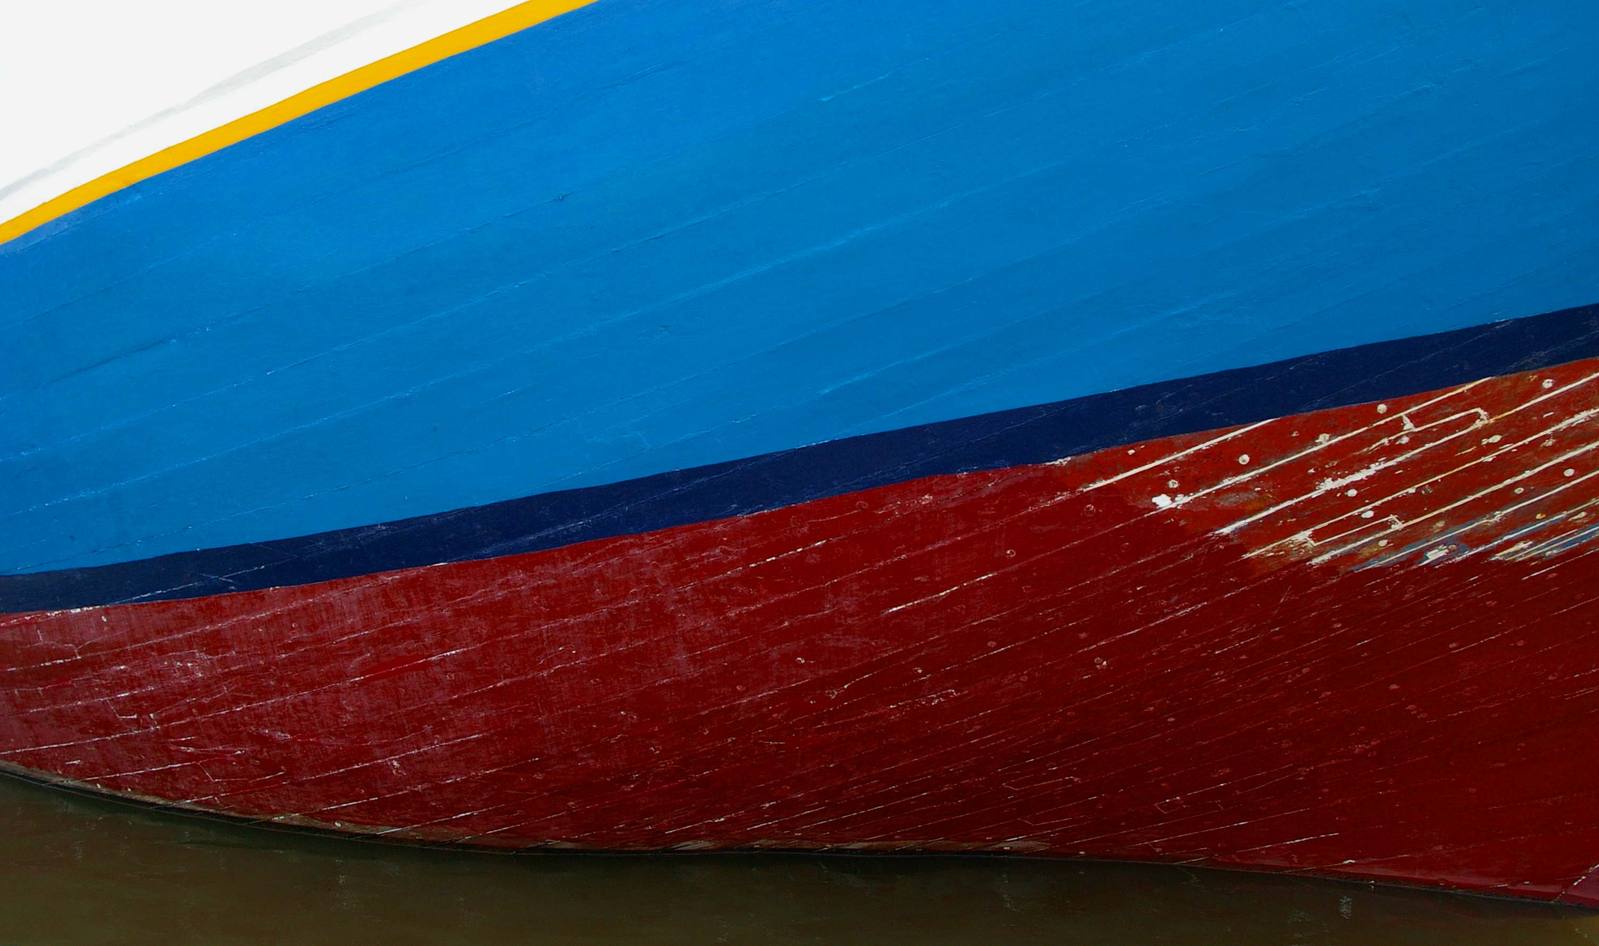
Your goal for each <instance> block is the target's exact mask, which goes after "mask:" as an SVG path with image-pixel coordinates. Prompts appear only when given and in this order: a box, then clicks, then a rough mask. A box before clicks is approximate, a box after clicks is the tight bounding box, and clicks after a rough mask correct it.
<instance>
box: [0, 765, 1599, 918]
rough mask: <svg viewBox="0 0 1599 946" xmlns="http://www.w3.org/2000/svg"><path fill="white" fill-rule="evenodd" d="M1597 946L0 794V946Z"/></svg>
mask: <svg viewBox="0 0 1599 946" xmlns="http://www.w3.org/2000/svg"><path fill="white" fill-rule="evenodd" d="M91 943H92V944H108V946H109V944H115V946H138V944H144V943H150V944H163V946H168V944H189V943H193V944H204V946H229V944H248V946H255V944H272V946H285V944H289V946H292V944H323V943H327V944H339V946H366V944H382V946H408V944H422V943H427V944H432V943H446V944H451V946H475V944H485V946H498V944H509V943H516V944H619V943H627V944H652V946H653V944H680V943H681V944H706V943H755V944H762V946H781V944H800V943H804V944H822V943H826V944H833V943H864V944H872V946H894V944H906V946H911V944H915V946H932V944H967V943H970V944H983V946H992V944H1005V946H1026V944H1034V943H1038V944H1043V943H1049V944H1057V946H1058V944H1073V946H1089V944H1094V946H1097V944H1105V946H1147V944H1183V946H1286V944H1298V943H1317V944H1320V943H1328V944H1350V946H1401V944H1403V946H1410V944H1417V946H1422V944H1424V946H1490V944H1492V946H1516V944H1527V946H1565V944H1574V946H1576V944H1580V946H1588V944H1599V914H1584V913H1580V912H1576V911H1571V910H1563V909H1558V908H1552V907H1545V906H1538V905H1528V904H1521V903H1514V902H1508V901H1496V900H1488V899H1483V898H1473V897H1461V896H1452V895H1447V894H1438V893H1430V892H1418V891H1409V890H1398V889H1391V888H1380V887H1370V886H1366V885H1361V884H1349V883H1334V882H1327V881H1316V880H1309V879H1304V878H1285V877H1269V876H1261V875H1251V874H1240V873H1232V872H1224V871H1208V870H1191V869H1185V868H1179V867H1156V866H1141V865H1140V866H1130V865H1118V864H1084V863H1073V862H1066V861H1038V860H1017V859H999V858H951V857H943V858H928V857H914V858H913V857H901V858H881V857H809V856H799V855H683V856H669V857H607V856H570V855H548V854H544V855H503V854H479V853H472V852H461V851H441V850H427V849H420V848H409V847H399V846H392V845H383V844H374V843H370V842H360V841H352V840H344V839H339V838H329V837H321V836H311V835H303V834H294V833H288V832H281V831H271V830H267V829H263V828H252V827H248V826H244V825H237V824H231V823H223V822H216V821H210V820H205V819H201V818H194V817H188V816H181V815H171V814H164V813H159V812H152V811H149V810H146V809H142V808H137V807H132V806H126V805H121V804H117V803H113V802H107V801H102V800H98V799H88V798H83V797H79V796H75V795H69V794H66V793H64V792H60V791H58V790H55V789H49V788H44V787H41V786H37V785H32V784H28V783H24V782H18V781H15V780H13V779H9V778H3V777H0V946H32V944H41V946H77V944H91Z"/></svg>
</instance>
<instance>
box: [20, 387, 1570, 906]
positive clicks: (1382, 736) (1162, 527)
mask: <svg viewBox="0 0 1599 946" xmlns="http://www.w3.org/2000/svg"><path fill="white" fill-rule="evenodd" d="M1596 370H1599V365H1596V364H1595V363H1593V362H1585V363H1576V364H1571V365H1567V366H1564V367H1562V368H1560V369H1554V370H1548V371H1542V372H1538V373H1536V374H1529V375H1517V376H1511V377H1506V378H1498V379H1492V380H1490V381H1487V382H1480V383H1478V384H1475V385H1467V386H1465V387H1462V388H1459V389H1454V390H1451V391H1444V392H1435V393H1433V394H1427V395H1419V396H1416V397H1411V398H1405V399H1402V400H1396V401H1393V402H1390V403H1388V404H1383V405H1361V406H1356V407H1351V408H1340V409H1336V410H1331V411H1325V412H1320V413H1316V414H1309V415H1301V416H1297V417H1291V418H1285V419H1282V420H1278V421H1271V422H1267V423H1264V424H1258V425H1253V426H1251V427H1247V428H1239V429H1234V430H1225V431H1214V432H1211V433H1208V434H1204V435H1197V436H1192V437H1184V438H1174V439H1170V440H1163V441H1151V442H1146V443H1142V444H1137V445H1133V446H1130V447H1126V448H1118V449H1114V450H1109V451H1104V452H1102V453H1099V454H1094V455H1091V456H1087V457H1080V458H1075V459H1072V460H1068V461H1063V462H1061V463H1057V464H1050V465H1047V466H1040V467H1026V468H1017V469H1010V470H1002V471H995V472H984V473H971V474H962V475H955V476H946V477H936V478H932V479H925V480H918V481H913V482H909V483H903V484H900V485H896V486H889V487H884V488H880V489H874V490H871V491H868V492H863V493H856V494H851V495H846V496H841V497H836V498H833V499H827V500H820V501H817V502H812V503H807V504H804V505H801V506H795V507H790V508H785V509H780V510H777V511H773V512H768V513H760V514H755V515H749V516H744V517H740V518H734V519H728V520H721V521H713V522H707V523H702V524H698V525H693V526H686V527H682V528H676V529H670V530H665V531H661V532H655V533H650V534H646V535H637V536H628V537H623V538H617V539H608V540H601V541H595V542H589V543H585V544H582V545H577V546H571V547H567V548H563V549H558V550H555V551H548V552H539V553H533V554H529V555H522V556H516V557H509V558H501V559H494V560H488V561H479V562H468V563H462V564H452V565H441V566H434V567H428V568H418V569H412V570H407V571H399V572H392V573H386V574H380V575H372V576H366V577H362V578H357V579H348V580H339V581H332V582H326V583H322V584H315V585H305V586H298V587H289V588H278V589H271V590H266V591H259V592H247V593H240V594H233V595H224V596H219V597H213V598H205V599H198V600H184V601H169V602H154V603H147V604H140V605H123V606H110V607H100V608H85V609H79V610H74V611H63V612H53V613H35V614H24V615H12V616H8V617H5V618H0V666H3V667H5V668H7V669H5V670H4V671H3V672H0V762H4V763H6V764H8V765H11V766H17V767H22V768H25V769H27V770H30V771H34V772H39V773H47V774H49V775H50V776H52V777H56V778H61V779H67V780H70V781H72V782H74V783H78V784H82V785H87V786H92V787H94V788H97V789H100V790H104V791H110V792H118V793H128V794H135V795H139V796H142V797H147V798H155V799H160V800H163V801H167V802H171V803H177V804H182V805H188V806H195V807H199V808H203V809H207V810H214V811H221V812H226V813H231V814H236V815H241V816H246V817H258V818H274V819H278V820H281V821H286V822H294V823H308V824H318V825H324V826H329V827H334V828H339V829H344V830H351V831H361V832H377V833H383V834H389V835H392V836H397V837H402V838H411V839H425V840H434V841H448V842H463V843H470V844H480V845H494V846H506V847H529V846H546V845H558V846H578V847H587V848H606V849H641V848H648V849H665V848H677V849H707V848H726V847H780V848H836V849H850V850H903V849H918V850H936V851H966V850H986V851H1012V852H1032V853H1046V854H1058V855H1073V856H1087V857H1095V858H1122V859H1135V860H1165V861H1184V862H1194V863H1206V864H1215V865H1223V866H1232V867H1249V868H1262V869H1280V870H1291V871H1307V872H1315V873H1320V874H1327V875H1335V876H1347V877H1359V878H1372V879H1386V880H1395V881H1406V882H1415V883H1424V884H1437V885H1445V886H1450V887H1455V888H1461V889H1468V890H1478V891H1490V892H1496V893H1504V894H1516V895H1524V896H1530V897H1538V898H1544V899H1552V900H1560V901H1563V902H1572V903H1586V904H1599V874H1596V873H1595V867H1596V864H1599V818H1595V817H1594V815H1593V812H1594V811H1595V810H1596V809H1599V759H1596V757H1595V756H1594V755H1593V754H1592V753H1591V752H1590V751H1589V746H1590V744H1591V742H1592V739H1593V737H1594V733H1595V731H1596V729H1599V556H1596V555H1595V553H1594V548H1593V547H1592V546H1590V545H1585V544H1583V542H1584V541H1585V540H1586V538H1587V537H1588V534H1589V531H1591V525H1592V521H1591V519H1589V509H1590V508H1591V506H1592V504H1593V503H1594V501H1595V498H1596V496H1599V490H1596V489H1595V484H1596V483H1599V480H1595V479H1594V477H1595V475H1596V473H1595V470H1594V464H1593V462H1592V461H1593V457H1594V455H1595V453H1594V451H1595V449H1596V444H1595V443H1594V440H1595V437H1596V434H1595V430H1594V423H1593V420H1592V419H1591V415H1592V414H1593V413H1594V410H1593V408H1592V405H1593V403H1594V395H1593V388H1592V385H1593V382H1592V381H1590V380H1588V379H1589V378H1590V376H1592V375H1594V373H1595V371H1596Z"/></svg>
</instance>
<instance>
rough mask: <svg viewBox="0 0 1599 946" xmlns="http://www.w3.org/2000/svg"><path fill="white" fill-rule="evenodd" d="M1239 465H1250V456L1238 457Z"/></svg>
mask: <svg viewBox="0 0 1599 946" xmlns="http://www.w3.org/2000/svg"><path fill="white" fill-rule="evenodd" d="M1238 465H1239V466H1248V465H1249V454H1247V453H1240V454H1239V455H1238Z"/></svg>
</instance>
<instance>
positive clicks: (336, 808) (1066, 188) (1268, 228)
mask: <svg viewBox="0 0 1599 946" xmlns="http://www.w3.org/2000/svg"><path fill="white" fill-rule="evenodd" d="M1596 27H1599V12H1596V10H1595V9H1593V8H1590V7H1589V6H1587V5H1583V4H1569V3H1567V4H1544V5H1539V4H1498V3H1479V2H1475V0H1470V2H1466V0H1405V2H1403V3H1399V4H1395V3H1393V2H1391V0H1350V2H1345V3H1337V4H1331V3H1328V4H1303V3H1287V2H1281V0H1218V2H1213V3H1206V4H1172V3H1166V2H1142V3H1130V4H1129V3H1123V2H1104V0H1082V2H1071V3H1060V2H1056V0H988V2H984V3H980V4H977V3H972V2H970V0H917V2H914V3H912V2H909V0H881V2H874V3H869V4H868V3H859V2H840V0H806V2H794V0H759V2H756V0H725V2H724V0H718V2H716V3H695V2H683V0H599V2H594V3H580V2H576V0H560V2H547V0H532V2H528V3H524V4H521V5H519V6H518V7H516V8H515V9H514V10H507V11H504V12H503V14H500V15H496V16H494V17H491V18H490V19H489V20H485V21H482V22H481V23H479V24H476V25H474V26H471V27H468V28H464V29H463V30H460V31H456V32H455V33H452V34H449V35H447V36H441V37H437V38H436V39H435V40H434V41H430V42H429V43H427V44H424V46H423V47H418V48H416V49H412V50H409V51H406V52H405V53H403V54H398V55H395V56H391V57H388V58H386V59H384V60H381V61H378V62H373V63H369V64H368V65H367V66H364V67H362V68H360V69H357V70H356V72H353V73H350V74H348V75H346V76H343V77H340V78H339V79H336V80H330V81H328V82H324V83H320V84H318V85H316V86H314V87H312V88H308V89H305V90H302V92H301V93H299V94H297V95H295V96H293V97H292V98H290V99H288V100H285V101H283V102H279V103H278V104H277V105H274V106H270V107H268V108H266V109H263V110H261V111H258V112H254V113H251V114H249V115H244V116H239V117H238V118H236V119H235V120H232V121H230V122H229V123H228V124H226V125H221V126H215V127H212V129H211V131H209V132H205V133H202V134H200V135H199V136H198V137H196V138H192V139H188V140H187V141H184V142H178V143H175V144H174V145H173V146H172V147H168V148H164V149H163V150H162V151H160V152H159V153H156V154H152V155H150V156H149V157H148V158H147V159H146V160H143V161H140V162H136V163H135V164H134V165H130V166H128V167H127V168H123V169H122V170H120V171H118V172H114V173H113V174H111V175H110V176H109V177H106V178H101V179H99V180H98V181H96V182H89V184H87V185H84V187H79V188H75V189H74V190H73V191H72V192H69V193H66V194H62V195H60V196H59V198H58V199H56V200H53V201H51V202H49V203H47V204H46V205H43V206H41V207H39V208H36V210H35V211H30V212H29V213H26V214H24V216H23V217H20V218H16V219H14V220H12V221H9V222H6V223H3V224H0V330H3V331H4V333H5V342H6V343H5V344H4V345H0V766H3V767H5V768H7V769H9V770H11V771H16V772H22V773H26V774H30V775H32V776H34V777H39V778H45V779H48V780H52V781H57V782H62V783H66V784H70V785H73V786H76V787H80V788H86V789H90V790H94V791H100V792H107V793H112V794H116V795H121V796H127V797H137V798H142V799H146V800H151V801H155V802H159V803H161V804H167V805H175V806H179V807H183V808H187V809H195V810H201V811H207V812H216V813H222V814H226V815H230V816H235V817H240V818H246V819H255V820H264V821H272V822H277V823H285V824H298V825H312V826H321V827H326V828H331V829H335V830H341V831H348V832H354V833H360V834H365V835H380V836H383V837H390V838H397V839H407V840H414V841H425V842H442V843H452V844H462V845H480V846H492V847H502V848H537V847H552V846H553V847H563V848H564V847H580V848H588V849H602V850H617V849H625V850H700V849H711V848H802V849H814V850H877V851H881V850H893V851H898V850H929V851H973V850H980V851H997V852H1012V853H1032V854H1044V855H1062V856H1080V857H1095V858H1127V859H1136V860H1167V861H1178V862H1184V863H1203V864H1215V865H1225V866H1232V867H1249V868H1258V869H1273V870H1291V871H1304V872H1313V873H1318V874H1325V875H1329V876H1339V877H1353V878H1364V879H1372V880H1393V881H1406V882H1412V883H1420V884H1432V885H1440V886H1446V887H1450V888H1455V889H1465V890H1475V891H1484V892H1492V893H1500V894H1510V895H1520V896H1526V897H1534V898H1542V899H1545V900H1559V901H1562V902H1568V903H1589V904H1592V903H1594V902H1596V901H1599V879H1595V871H1596V868H1595V865H1596V864H1599V825H1596V824H1595V823H1594V822H1593V821H1592V819H1591V817H1590V816H1589V815H1588V814H1587V813H1588V812H1590V811H1591V810H1592V809H1593V807H1594V802H1595V801H1596V798H1595V796H1596V795H1599V765H1596V764H1595V763H1594V761H1593V760H1592V759H1591V758H1590V756H1591V754H1590V753H1587V752H1585V751H1584V748H1585V747H1586V745H1587V744H1588V741H1589V739H1590V738H1591V733H1592V732H1593V730H1594V726H1595V722H1596V721H1599V685H1596V684H1595V682H1594V681H1595V679H1596V672H1599V604H1596V601H1599V574H1596V573H1595V572H1596V568H1599V557H1596V555H1595V550H1596V548H1599V544H1596V543H1594V542H1593V541H1592V539H1594V538H1595V537H1596V536H1599V532H1596V527H1595V525H1594V523H1593V519H1592V517H1593V516H1594V515H1595V514H1596V512H1595V505H1594V504H1595V502H1596V500H1599V491H1596V488H1599V470H1596V468H1595V466H1594V458H1595V456H1596V455H1599V429H1596V418H1599V396H1596V391H1599V387H1596V385H1599V380H1596V379H1599V307H1596V306H1594V305H1593V303H1594V302H1595V301H1596V300H1599V267H1595V266H1594V265H1592V261H1593V260H1594V259H1596V258H1599V229H1596V228H1595V227H1594V225H1593V221H1594V220H1595V219H1596V218H1595V215H1594V213H1593V209H1594V207H1595V206H1599V177H1596V176H1595V175H1594V174H1593V173H1592V168H1593V167H1594V166H1595V162H1596V160H1599V124H1596V123H1594V122H1593V120H1592V114H1591V113H1592V108H1591V102H1592V101H1593V100H1594V98H1595V97H1596V95H1599V68H1596V67H1595V66H1596V63H1599V51H1596V49H1595V45H1596V44H1595V40H1596V38H1599V28H1596ZM291 58H292V57H291ZM248 77H249V76H248V75H244V78H248ZM47 170H48V169H47ZM38 180H40V181H42V180H45V178H39V179H38ZM90 185H92V186H90ZM41 186H42V185H41ZM5 190H6V188H5V187H0V198H3V197H4V193H5ZM1573 307H1576V308H1573ZM1540 313H1541V314H1540Z"/></svg>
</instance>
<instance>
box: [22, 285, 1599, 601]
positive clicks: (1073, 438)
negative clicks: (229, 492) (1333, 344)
mask: <svg viewBox="0 0 1599 946" xmlns="http://www.w3.org/2000/svg"><path fill="white" fill-rule="evenodd" d="M1592 357H1599V305H1590V306H1583V307H1581V308H1576V309H1567V310H1563V311H1560V312H1553V313H1549V314H1546V315H1540V316H1534V317H1531V318H1524V319H1516V320H1512V321H1507V322H1496V323H1493V324H1491V325H1485V326H1479V327H1475V328H1470V329H1462V330H1458V331H1453V332H1445V333H1441V334H1436V335H1427V336H1421V337H1417V338H1408V339H1402V340H1399V341H1392V342H1380V343H1377V344H1372V345H1363V346H1360V347H1356V348H1346V349H1342V350H1339V351H1332V352H1326V353H1322V354H1318V355H1312V356H1308V357H1304V358H1295V359H1291V360H1288V361H1280V362H1276V363H1274V364H1269V365H1261V366H1258V367H1251V368H1240V369H1236V370H1232V371H1222V372H1217V373H1214V374H1207V375H1202V376H1198V377H1194V378H1189V379H1186V380H1181V381H1170V382H1163V383H1160V384H1151V385H1145V386H1142V387H1137V388H1130V389H1128V390H1124V391H1117V392H1112V393H1108V394H1098V395H1093V396H1091V397H1083V398H1075V399H1073V400H1068V401H1060V402H1057V403H1054V404H1044V405H1039V406H1037V407H1027V408H1021V409H1017V410H1009V411H1001V412H998V413H993V414H985V415H982V416H978V417H970V418H965V419H962V420H957V421H948V422H944V423H938V424H928V425H924V426H919V427H910V428H906V429H904V430H896V431H891V432H888V433H881V434H871V435H867V436H862V437H854V438H850V439H847V440H838V441H834V442H831V443H824V444H819V445H816V446H811V447H802V448H799V449H795V450H786V451H782V452H779V453H771V454H767V455H764V456H759V457H753V458H750V459H746V460H737V461H733V462H729V463H718V464H714V465H710V466H702V467H697V468H694V469H690V470H681V471H678V472H674V473H665V474H659V475H655V476H648V477H643V478H640V479H634V480H628V481H626V482H622V483H615V484H611V485H607V486H597V487H588V488H585V489H575V490H568V491H564V492H555V493H545V494H543V495H538V496H531V497H528V498H525V499H515V500H510V501H507V502H500V503H494V504H491V505H486V506H477V507H473V508H469V509H459V510H455V511H452V512H445V513H439V514H437V515H430V516H420V517H417V518H413V519H404V520H400V521H396V522H390V523H385V524H382V525H375V526H366V527H362V528H355V529H341V530H338V531H334V532H324V533H321V534H318V535H310V536H303V537H300V538H292V539H283V540H279V541H274V542H261V543H255V544H249V545H236V546H230V547H227V548H217V549H206V550H202V551H197V552H183V553H178V554H173V555H165V556H161V557H159V558H151V559H146V560H143V561H137V562H126V563H119V564H115V565H104V566H98V567H93V568H76V569H67V570H63V571H55V572H42V573H35V574H24V575H11V576H3V577H0V610H3V611H11V612H16V611H35V610H55V609H62V608H72V607H86V606H91V605H102V604H112V603H124V602H132V601H154V600H162V599H174V598H193V597H201V596H205V595H214V594H221V593H225V592H233V591H247V590H252V589H258V588H270V587H275V586H282V585H301V584H308V583H310V582H317V581H327V580H330V579H335V578H345V577H350V576H355V575H363V574H368V573H372V572H381V571H392V570H394V569H400V568H408V567H412V566H417V565H429V564H437V563H442V562H459V561H468V560H472V559H483V558H493V557H497V556H502V555H514V554H518V553H523V552H533V551H539V550H542V549H552V548H557V547H559V546H563V545H569V544H572V543H574V542H583V541H587V540H590V539H602V538H607V537H610V536H617V535H626V534H632V533H640V532H648V531H651V530H654V529H662V528H667V527H670V526H678V525H685V524H688V523H693V522H700V521H704V520H709V519H718V518H723V517H727V516H737V515H744V514H747V513H752V512H759V511H761V510H766V509H774V508H777V507H780V506H787V505H792V504H795V503H802V502H806V501H809V500H814V499H821V498H824V497H828V496H835V495H839V494H841V493H848V492H853V491H856V490H862V489H868V488H871V487H874V486H883V485H886V484H890V483H898V482H903V481H905V480H910V479H916V478H918V477H924V476H932V475H937V474H947V473H960V472H969V471H974V470H990V469H999V468H1004V467H1010V466H1019V465H1023V464H1031V463H1043V462H1048V461H1050V460H1056V459H1059V458H1061V457H1065V456H1072V455H1076V454H1082V453H1088V452H1090V451H1093V450H1100V449H1104V448H1106V447H1112V446H1116V445H1119V444H1125V443H1135V442H1138V441H1143V440H1152V439H1155V438H1160V437H1169V436H1174V435H1178V434H1187V433H1194V432H1197V431H1202V430H1209V429H1214V428H1218V427H1228V426H1232V425H1235V424H1245V423H1252V422H1254V421H1258V420H1265V419H1268V418H1272V417H1282V416H1287V415H1291V414H1301V413H1304V412H1307V411H1314V410H1321V409H1325V408H1330V407H1339V406H1343V405H1348V404H1358V403H1362V402H1366V401H1375V400H1381V399H1383V398H1393V397H1400V396H1403V395H1406V394H1415V393H1419V392H1422V391H1429V390H1434V389H1437V388H1443V387H1448V386H1450V385H1454V384H1460V383H1463V382H1466V381H1471V380H1475V379H1478V378H1485V377H1490V376H1493V375H1500V374H1509V373H1513V372H1518V371H1528V370H1532V369H1536V368H1540V367H1546V366H1549V365H1555V364H1560V363H1563V362H1568V361H1574V360H1577V359H1581V358H1592Z"/></svg>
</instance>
